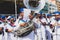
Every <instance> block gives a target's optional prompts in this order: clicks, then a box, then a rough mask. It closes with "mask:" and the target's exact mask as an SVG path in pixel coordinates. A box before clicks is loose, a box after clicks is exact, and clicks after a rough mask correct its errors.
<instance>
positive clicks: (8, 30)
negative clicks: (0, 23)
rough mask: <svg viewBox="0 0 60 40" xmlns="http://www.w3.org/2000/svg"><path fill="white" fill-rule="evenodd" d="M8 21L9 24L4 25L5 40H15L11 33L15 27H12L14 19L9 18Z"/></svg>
mask: <svg viewBox="0 0 60 40" xmlns="http://www.w3.org/2000/svg"><path fill="white" fill-rule="evenodd" d="M8 20H9V22H10V23H8V24H6V29H5V32H6V33H7V36H6V40H16V37H15V36H14V34H13V33H12V32H13V31H14V27H16V26H15V25H14V22H15V20H14V17H13V16H11V17H10V18H9V19H8Z"/></svg>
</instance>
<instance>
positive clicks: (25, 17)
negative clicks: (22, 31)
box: [17, 9, 34, 40]
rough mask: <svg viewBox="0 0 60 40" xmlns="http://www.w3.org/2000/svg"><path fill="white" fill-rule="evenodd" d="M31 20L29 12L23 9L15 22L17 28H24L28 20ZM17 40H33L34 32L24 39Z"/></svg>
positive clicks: (31, 16)
mask: <svg viewBox="0 0 60 40" xmlns="http://www.w3.org/2000/svg"><path fill="white" fill-rule="evenodd" d="M32 18H33V15H32V14H30V10H29V9H24V11H21V13H20V16H19V19H18V21H17V23H18V27H22V26H25V25H26V24H27V23H28V22H29V21H30V20H32ZM21 20H23V21H21ZM18 27H17V28H18ZM17 40H34V31H32V32H31V33H30V34H29V35H27V36H25V37H18V39H17Z"/></svg>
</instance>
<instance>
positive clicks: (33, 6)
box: [15, 0, 45, 37]
mask: <svg viewBox="0 0 60 40" xmlns="http://www.w3.org/2000/svg"><path fill="white" fill-rule="evenodd" d="M23 3H24V5H25V6H26V8H27V9H30V10H31V11H34V12H36V11H38V12H39V11H40V10H42V9H43V8H44V6H45V0H23ZM33 24H34V23H33V22H32V20H30V21H29V22H28V25H27V26H25V27H23V28H18V30H16V31H15V34H16V35H17V36H19V37H24V36H27V35H28V34H30V33H31V32H32V30H33V28H34V27H33Z"/></svg>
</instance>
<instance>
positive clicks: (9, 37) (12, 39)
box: [7, 33, 17, 40]
mask: <svg viewBox="0 0 60 40" xmlns="http://www.w3.org/2000/svg"><path fill="white" fill-rule="evenodd" d="M7 40H17V38H16V37H14V34H13V33H7Z"/></svg>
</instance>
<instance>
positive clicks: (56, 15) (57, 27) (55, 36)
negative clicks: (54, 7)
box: [53, 12, 60, 40]
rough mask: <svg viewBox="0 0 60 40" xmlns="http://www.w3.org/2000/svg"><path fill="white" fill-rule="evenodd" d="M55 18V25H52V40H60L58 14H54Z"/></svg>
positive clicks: (59, 18) (59, 15)
mask: <svg viewBox="0 0 60 40" xmlns="http://www.w3.org/2000/svg"><path fill="white" fill-rule="evenodd" d="M54 14H55V15H54V16H55V21H56V23H55V24H54V26H55V32H54V33H53V40H60V38H59V37H60V31H59V30H60V22H59V21H60V12H54Z"/></svg>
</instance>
